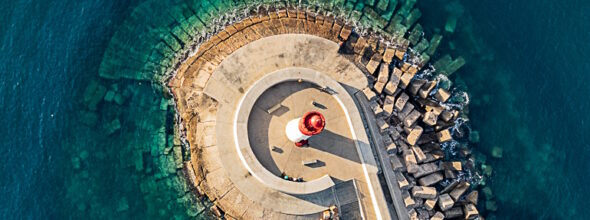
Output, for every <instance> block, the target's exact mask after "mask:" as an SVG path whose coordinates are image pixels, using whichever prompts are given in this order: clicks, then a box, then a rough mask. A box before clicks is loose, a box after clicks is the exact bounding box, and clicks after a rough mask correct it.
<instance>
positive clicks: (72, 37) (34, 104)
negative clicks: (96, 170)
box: [0, 0, 133, 219]
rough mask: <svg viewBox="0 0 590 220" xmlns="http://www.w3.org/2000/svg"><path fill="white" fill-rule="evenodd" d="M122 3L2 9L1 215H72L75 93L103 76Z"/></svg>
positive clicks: (18, 4)
mask: <svg viewBox="0 0 590 220" xmlns="http://www.w3.org/2000/svg"><path fill="white" fill-rule="evenodd" d="M132 8H133V7H132V5H131V4H130V3H129V2H127V3H124V2H122V1H121V2H120V1H75V0H72V1H30V0H15V1H2V3H1V6H0V16H1V22H0V51H1V55H0V73H1V75H0V104H1V106H2V110H1V111H0V118H1V123H0V129H1V134H2V135H0V142H1V143H2V144H1V146H2V147H1V148H0V161H1V163H2V165H0V172H1V173H2V175H1V177H0V207H1V208H0V219H22V218H28V219H39V218H54V219H60V218H63V217H66V216H71V212H69V211H68V208H69V207H71V204H69V201H68V200H66V199H65V195H66V190H67V184H66V182H67V181H69V179H70V176H69V175H70V170H71V162H70V161H71V158H70V155H69V152H68V150H67V147H68V146H66V145H65V142H66V141H67V140H69V139H71V136H70V135H71V133H70V130H71V129H75V127H76V126H79V125H78V124H77V123H74V120H72V118H73V117H75V116H74V114H73V113H74V112H75V111H76V109H75V108H76V105H75V96H76V94H77V93H78V92H79V91H80V89H81V88H80V87H81V86H83V85H85V84H87V82H84V80H85V79H86V78H88V77H90V76H94V75H96V72H97V71H98V66H99V64H100V61H101V59H102V53H103V52H104V49H105V47H106V45H107V44H108V42H109V39H110V37H111V36H112V34H113V32H114V30H115V28H116V24H118V23H120V22H121V21H122V20H123V19H124V18H125V16H127V15H128V13H129V11H130V9H132Z"/></svg>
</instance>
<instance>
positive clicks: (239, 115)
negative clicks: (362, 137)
mask: <svg viewBox="0 0 590 220" xmlns="http://www.w3.org/2000/svg"><path fill="white" fill-rule="evenodd" d="M290 70H296V71H297V74H292V72H291V71H290ZM298 80H303V81H306V82H310V83H312V84H314V85H317V86H320V87H322V88H326V87H329V88H333V89H335V90H336V91H338V92H340V93H342V92H346V90H344V88H343V87H342V86H340V85H339V84H337V83H336V82H335V81H333V80H331V79H327V78H326V77H325V76H322V75H321V74H319V73H318V72H315V71H313V70H311V69H305V68H286V69H281V70H277V71H275V72H272V73H268V74H266V75H265V76H264V77H263V78H261V79H259V80H258V81H256V82H255V83H254V84H252V86H251V87H250V88H249V89H248V90H247V91H246V93H245V94H244V96H243V97H242V98H241V99H240V101H239V103H238V107H237V111H236V113H235V115H234V126H233V127H234V128H233V138H234V142H235V143H236V151H237V153H238V156H239V158H240V161H241V162H242V165H244V167H246V169H248V171H249V172H250V174H252V176H254V177H255V178H256V179H258V181H260V182H261V183H262V184H265V185H266V186H267V187H270V188H271V189H274V190H278V191H281V192H284V193H288V194H294V195H298V194H312V193H317V192H320V191H323V190H326V189H329V188H330V187H333V186H334V181H332V179H331V178H330V176H329V175H324V176H322V177H320V178H318V179H314V180H311V181H307V182H293V181H285V180H284V179H281V178H280V177H278V176H276V175H274V174H272V173H271V172H270V171H268V169H266V168H265V167H264V166H263V165H262V164H261V163H260V161H258V159H257V158H256V155H254V151H253V150H252V147H251V146H250V139H249V137H248V127H247V126H248V123H247V122H248V119H249V118H250V111H251V110H252V108H253V107H254V103H256V101H257V100H258V97H260V96H261V95H262V93H264V92H265V91H266V90H268V88H270V87H272V86H274V85H277V84H280V83H283V82H289V81H298ZM333 97H334V98H335V99H336V100H338V102H339V103H342V102H341V101H340V99H341V98H343V97H340V95H333ZM341 107H342V108H343V109H346V106H341ZM351 126H352V125H351Z"/></svg>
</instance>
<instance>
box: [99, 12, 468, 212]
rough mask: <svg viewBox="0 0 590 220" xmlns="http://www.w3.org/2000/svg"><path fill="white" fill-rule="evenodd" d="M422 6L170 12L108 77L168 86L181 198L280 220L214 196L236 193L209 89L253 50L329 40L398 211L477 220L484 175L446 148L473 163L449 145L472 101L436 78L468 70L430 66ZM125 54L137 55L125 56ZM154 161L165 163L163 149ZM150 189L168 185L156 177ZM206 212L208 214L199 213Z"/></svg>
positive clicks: (116, 56) (447, 59) (444, 62)
mask: <svg viewBox="0 0 590 220" xmlns="http://www.w3.org/2000/svg"><path fill="white" fill-rule="evenodd" d="M414 3H415V1H403V2H400V3H398V2H396V1H393V2H391V1H379V2H372V3H368V4H361V3H354V2H331V3H323V2H305V3H300V2H263V1H261V2H251V3H250V2H241V1H240V2H230V3H225V2H216V1H215V2H209V1H202V2H198V3H181V4H174V7H171V8H173V9H174V10H171V12H166V13H168V14H166V15H164V16H163V17H162V18H163V19H162V20H161V21H158V22H157V23H156V24H157V25H155V26H154V25H151V26H145V27H144V26H138V27H133V28H129V29H125V30H123V31H121V32H118V33H117V34H116V36H115V37H114V38H113V40H112V43H111V47H112V48H111V49H110V50H107V52H106V53H105V58H104V61H103V65H102V66H101V71H100V75H101V76H102V77H103V78H106V79H108V80H119V79H121V78H123V79H129V80H132V81H144V82H157V83H155V84H153V85H154V86H155V87H156V88H157V90H161V91H164V92H165V91H167V89H166V86H168V87H169V88H170V89H171V91H172V92H173V97H174V99H175V103H172V102H169V101H162V103H166V104H162V106H164V105H166V106H168V105H171V106H174V107H175V108H173V110H175V111H176V113H177V114H178V116H177V117H176V119H177V120H176V122H175V124H176V126H177V130H175V131H177V133H176V135H177V138H176V139H171V140H174V141H173V143H176V144H173V145H171V146H174V147H173V148H171V149H173V150H174V151H170V150H169V152H174V154H173V155H174V156H173V157H172V160H174V161H175V163H173V164H176V165H174V168H171V169H170V170H175V175H177V178H184V180H183V181H186V180H188V188H185V189H184V190H183V191H185V192H190V193H193V194H194V195H197V196H207V197H208V198H209V199H210V200H211V201H212V202H213V204H214V205H213V204H210V205H209V206H208V207H207V209H209V210H211V211H212V212H213V213H216V215H218V216H224V217H225V218H246V219H248V218H257V217H256V216H258V217H260V215H258V214H260V213H262V216H266V217H279V216H281V215H280V213H279V214H272V212H271V211H268V210H266V209H264V208H263V209H261V210H256V209H255V208H253V207H255V206H254V205H253V204H255V203H244V204H248V205H244V204H242V205H239V202H237V201H238V200H230V199H232V198H233V199H235V198H237V197H235V196H237V195H238V194H235V193H234V192H232V193H234V197H232V196H229V195H232V194H227V193H228V192H229V191H227V190H228V189H231V188H226V189H225V190H222V189H219V188H218V187H227V186H231V185H226V184H227V180H224V178H223V172H217V171H216V170H217V169H219V164H217V163H216V162H214V161H215V159H216V157H215V155H217V154H218V152H213V151H211V150H212V149H213V148H210V147H211V146H215V145H216V143H217V142H218V140H216V138H215V132H216V131H215V129H214V127H215V116H216V115H217V114H218V112H217V110H218V107H219V105H220V103H219V102H218V100H214V99H212V98H211V97H208V96H207V95H206V94H205V92H204V88H205V87H206V86H208V82H209V78H210V77H211V76H212V75H213V73H214V72H215V71H216V69H217V68H218V66H219V64H220V63H221V62H222V61H223V60H224V58H225V57H227V56H228V55H230V54H231V53H233V52H234V51H236V50H238V49H239V48H241V47H243V46H245V45H247V44H249V43H251V42H253V41H256V40H259V39H262V38H265V37H269V36H274V35H282V34H308V35H315V36H319V37H322V38H325V39H328V40H330V41H332V42H335V43H337V44H338V45H340V49H339V54H340V55H341V56H343V57H346V58H348V59H350V61H351V62H352V63H354V64H355V66H356V68H358V69H360V70H361V71H362V72H364V73H365V74H366V75H365V76H366V77H367V81H368V82H369V83H368V84H367V85H366V88H365V89H364V90H362V93H357V95H355V96H356V98H357V99H358V100H362V101H359V102H362V103H365V104H366V105H365V109H366V110H367V112H370V113H372V114H373V115H372V117H374V121H369V120H368V121H366V123H376V125H377V127H378V131H377V132H374V131H373V133H371V131H368V133H371V134H374V135H373V137H372V138H373V140H374V142H375V143H373V145H372V147H373V148H374V152H376V155H375V157H376V158H378V161H379V162H380V163H381V165H380V166H381V169H382V172H383V175H384V176H385V177H389V178H388V179H386V180H385V181H384V182H383V185H388V184H389V187H391V188H389V190H390V191H395V189H392V188H399V195H398V194H396V193H390V195H391V197H392V206H393V205H394V203H395V201H398V202H399V201H401V202H403V206H400V205H399V204H397V205H395V208H396V209H397V210H398V211H399V210H403V211H405V212H406V213H401V214H402V215H401V216H407V217H408V218H414V217H416V218H418V217H420V218H428V217H434V218H436V217H440V216H441V215H443V216H445V217H446V218H450V217H453V216H454V217H457V216H462V215H465V216H466V217H470V218H472V217H476V216H478V213H477V210H476V209H475V207H474V205H477V198H478V195H477V192H476V191H473V192H470V188H471V187H470V184H473V183H474V181H473V179H472V178H471V177H472V176H476V175H477V174H476V173H477V172H476V170H473V169H472V167H473V166H462V165H463V164H464V163H465V161H461V160H459V159H456V158H455V157H453V156H451V157H446V155H445V153H448V152H449V151H447V150H448V149H450V148H453V149H455V148H460V149H461V152H462V154H463V155H464V156H468V148H465V147H463V145H460V144H459V143H458V142H456V141H453V140H452V139H453V137H452V136H453V135H455V136H460V135H459V133H461V132H460V131H462V129H463V128H461V126H458V123H457V122H462V121H465V120H466V115H465V114H464V113H463V110H464V105H465V104H464V103H465V102H466V101H467V100H466V99H465V97H466V96H464V95H463V93H460V92H453V91H454V90H453V89H452V87H451V85H450V82H449V81H448V80H441V79H444V78H445V77H440V76H448V75H451V74H452V73H453V72H455V71H457V70H458V69H459V68H460V67H461V66H462V65H463V64H464V62H465V61H464V60H463V59H462V58H460V57H459V58H456V59H452V58H451V56H448V55H445V56H442V57H441V58H440V59H438V60H437V61H436V62H433V64H434V65H433V66H431V65H429V64H430V57H431V56H432V57H436V55H435V51H436V48H437V47H438V45H439V44H440V42H441V40H442V37H441V36H440V35H435V36H433V37H432V38H430V39H426V38H424V36H423V35H424V34H423V30H422V27H421V26H420V25H419V24H417V23H416V22H417V20H418V18H419V17H420V11H419V10H418V9H415V8H414ZM159 4H161V3H154V2H149V3H146V4H145V5H142V6H140V7H138V9H137V10H136V11H135V12H134V14H133V15H132V19H138V18H135V17H138V16H140V15H146V14H145V13H147V12H148V11H149V10H148V9H150V8H151V7H157V5H159ZM152 10H153V9H152ZM241 12H244V13H243V14H242V13H241ZM127 25H131V24H127ZM135 31H137V32H138V33H137V34H138V35H140V36H145V35H148V36H145V41H142V42H129V41H128V38H129V35H132V34H133V32H135ZM126 39H127V40H126ZM129 44H131V45H129ZM135 44H137V45H135ZM128 47H129V48H132V49H129V48H128ZM121 51H127V52H129V54H130V56H122V55H121V54H123V53H124V52H121ZM168 80H169V81H168ZM163 82H166V83H163ZM94 90H96V89H94ZM91 93H92V94H95V95H96V97H98V96H100V97H101V98H97V100H101V99H102V97H105V99H106V92H105V93H104V94H103V92H101V91H95V92H91ZM101 94H102V95H101ZM360 94H364V96H365V97H362V96H359V95H360ZM111 95H112V94H111ZM111 95H109V97H111ZM116 95H117V94H115V96H116ZM91 96H92V95H91ZM115 96H113V97H115ZM90 99H91V100H94V99H93V98H90ZM110 99H111V98H109V100H110ZM364 99H366V100H364ZM113 100H114V98H113ZM99 102H100V101H99ZM91 103H93V102H91ZM171 109H172V108H171ZM367 118H370V117H367ZM111 125H112V126H110V127H113V129H112V130H113V132H115V131H117V130H118V128H116V127H118V126H117V123H116V121H113V123H112V124H111ZM171 134H172V135H174V133H171ZM379 141H380V142H379ZM459 145H460V146H461V147H457V146H459ZM378 146H382V147H383V149H378V148H376V147H378ZM165 149H166V148H163V149H162V150H165ZM155 151H156V152H155V154H156V155H158V154H160V153H159V151H158V149H156V150H155ZM142 160H143V159H142ZM388 175H389V176H388ZM216 178H217V179H216ZM444 179H447V180H444ZM388 180H395V181H394V182H392V181H390V182H387V181H388ZM404 180H405V181H404ZM154 182H156V183H158V182H161V180H160V179H159V178H157V177H156V178H155V180H154ZM208 182H209V184H208ZM217 183H222V184H219V185H217ZM212 184H215V185H212ZM172 185H174V183H173V184H172ZM149 188H150V187H146V191H149V190H150V189H149ZM226 196H227V197H226ZM246 198H247V197H246ZM147 199H149V197H148V198H147ZM243 201H247V200H243ZM436 204H438V205H436ZM189 206H190V204H189ZM218 207H219V208H218ZM250 210H251V211H252V212H250ZM257 211H260V212H257ZM200 212H202V209H199V211H197V212H196V213H193V214H198V213H200ZM193 214H191V215H193ZM254 214H256V215H254ZM398 214H400V213H398ZM406 214H407V215H406ZM314 217H317V216H314ZM402 218H403V217H402Z"/></svg>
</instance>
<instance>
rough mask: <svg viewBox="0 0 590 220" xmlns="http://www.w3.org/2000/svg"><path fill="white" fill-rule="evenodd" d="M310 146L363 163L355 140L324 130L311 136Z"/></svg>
mask: <svg viewBox="0 0 590 220" xmlns="http://www.w3.org/2000/svg"><path fill="white" fill-rule="evenodd" d="M309 147H311V148H314V149H317V150H320V151H323V152H326V153H330V154H332V155H336V156H338V157H341V158H344V159H347V160H350V161H353V162H356V163H361V162H360V158H359V155H358V153H357V150H356V145H355V140H352V139H350V138H348V137H345V136H342V135H340V134H336V133H334V132H332V131H330V130H324V131H322V133H320V134H318V135H314V136H312V137H310V138H309Z"/></svg>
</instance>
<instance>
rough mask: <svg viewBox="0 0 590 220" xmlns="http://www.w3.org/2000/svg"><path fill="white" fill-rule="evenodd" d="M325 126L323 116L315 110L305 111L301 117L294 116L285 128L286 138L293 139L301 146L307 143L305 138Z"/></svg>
mask: <svg viewBox="0 0 590 220" xmlns="http://www.w3.org/2000/svg"><path fill="white" fill-rule="evenodd" d="M325 126H326V119H325V118H324V116H323V115H322V114H321V113H319V112H316V111H310V112H307V113H305V114H304V115H303V116H302V117H301V118H296V119H293V120H291V121H289V123H287V127H286V128H285V133H286V134H287V138H289V140H291V141H293V142H294V143H295V145H296V146H298V147H301V146H303V145H306V144H307V139H308V138H309V137H311V136H313V135H316V134H319V133H321V132H322V131H323V130H324V127H325Z"/></svg>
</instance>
